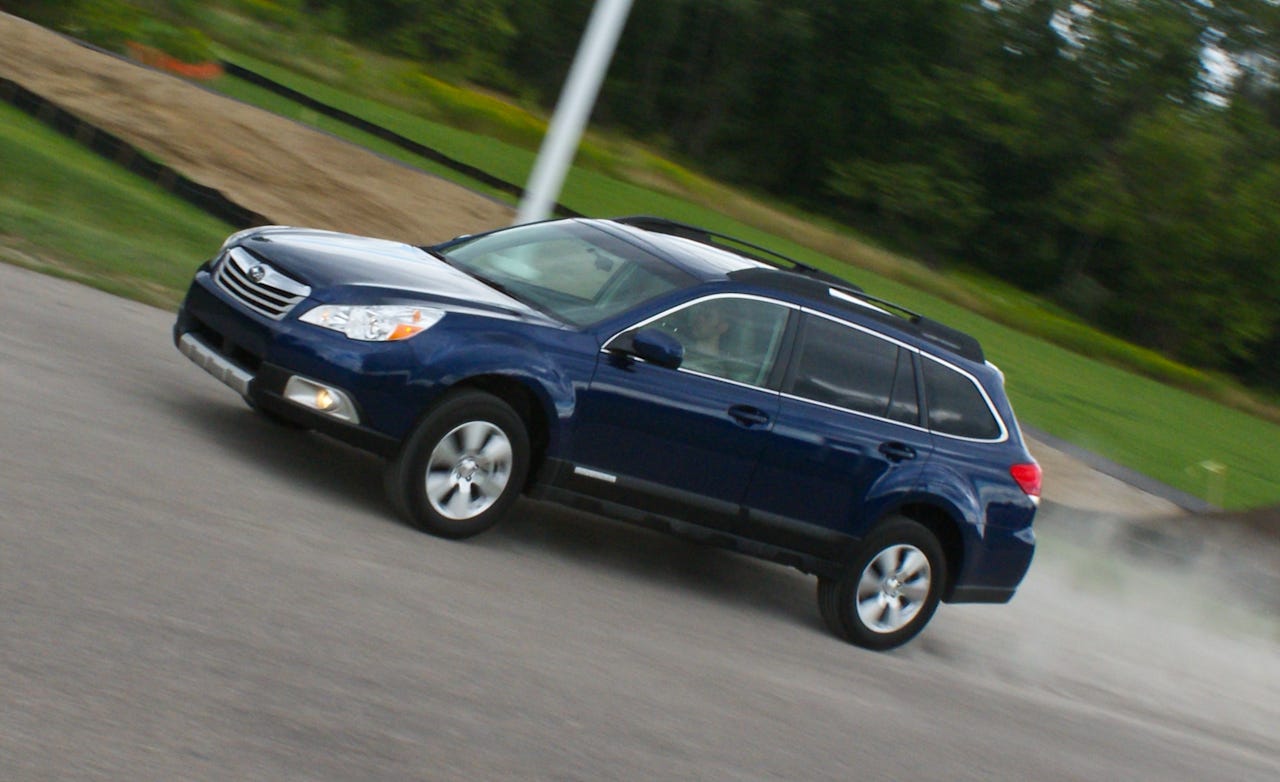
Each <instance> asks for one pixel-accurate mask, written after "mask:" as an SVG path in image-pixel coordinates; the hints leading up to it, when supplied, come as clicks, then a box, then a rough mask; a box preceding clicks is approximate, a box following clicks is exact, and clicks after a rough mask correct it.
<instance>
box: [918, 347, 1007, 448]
mask: <svg viewBox="0 0 1280 782" xmlns="http://www.w3.org/2000/svg"><path fill="white" fill-rule="evenodd" d="M923 364H924V393H925V399H926V400H927V402H928V406H929V428H930V429H932V430H933V431H935V432H939V433H941V434H949V435H953V436H955V437H967V438H971V439H974V440H995V439H997V438H999V437H1000V422H999V421H997V420H996V417H995V414H994V413H992V412H991V406H990V405H989V404H987V400H986V397H984V396H983V394H982V392H981V391H979V390H978V386H977V385H976V384H975V383H974V381H972V380H970V379H969V378H968V377H967V376H965V375H963V374H961V373H960V372H957V371H956V370H954V369H952V368H950V367H948V366H945V365H944V364H941V363H939V362H937V361H934V360H932V359H926V360H925V361H924V362H923Z"/></svg>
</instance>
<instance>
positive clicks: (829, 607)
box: [818, 516, 947, 651]
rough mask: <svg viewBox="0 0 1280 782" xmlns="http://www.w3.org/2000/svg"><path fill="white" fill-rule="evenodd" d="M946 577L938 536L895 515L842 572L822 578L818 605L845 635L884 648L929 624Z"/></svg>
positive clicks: (836, 630)
mask: <svg viewBox="0 0 1280 782" xmlns="http://www.w3.org/2000/svg"><path fill="white" fill-rule="evenodd" d="M946 581H947V562H946V557H945V556H944V555H943V552H942V546H941V544H939V543H938V539H937V537H935V536H934V534H933V533H932V532H930V531H929V530H928V529H927V528H926V527H924V526H923V525H921V524H919V523H918V522H915V521H912V520H911V519H908V518H904V517H901V516H898V517H893V518H891V519H889V520H887V521H886V522H885V523H883V524H881V525H880V526H878V527H876V528H875V529H874V530H873V531H872V532H871V534H870V535H868V536H867V537H866V538H865V539H864V540H863V542H862V546H861V547H860V548H859V551H858V555H857V556H856V557H854V559H853V561H852V562H850V564H849V567H848V568H847V569H846V570H845V572H844V573H843V574H842V575H840V576H839V577H838V578H825V577H824V578H819V579H818V608H819V610H820V611H821V613H822V618H823V620H824V621H825V622H826V624H827V627H828V628H830V629H831V631H832V632H834V633H835V634H836V635H838V636H839V637H841V638H843V639H844V640H846V641H848V642H850V643H852V644H856V645H858V646H862V647H864V648H867V649H874V650H877V651H883V650H885V649H892V648H894V647H896V646H901V645H902V644H904V643H906V642H907V641H910V640H911V639H912V638H914V637H916V635H918V634H919V633H920V631H921V630H923V629H924V626H925V625H926V624H928V623H929V620H930V619H931V618H932V617H933V613H934V611H935V610H937V608H938V602H939V600H940V599H941V597H942V589H943V586H944V585H945V584H946Z"/></svg>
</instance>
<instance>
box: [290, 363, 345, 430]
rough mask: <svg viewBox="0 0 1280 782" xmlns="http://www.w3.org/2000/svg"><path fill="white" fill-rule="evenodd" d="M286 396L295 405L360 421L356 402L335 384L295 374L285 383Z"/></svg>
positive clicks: (333, 416) (341, 419)
mask: <svg viewBox="0 0 1280 782" xmlns="http://www.w3.org/2000/svg"><path fill="white" fill-rule="evenodd" d="M284 398H285V399H287V400H289V401H290V402H293V403H294V404H295V405H300V406H301V407H305V408H308V409H310V410H316V411H318V412H321V413H324V414H325V415H327V416H329V417H330V418H336V419H338V420H339V421H346V422H348V423H352V424H355V423H359V422H360V415H359V414H358V413H357V412H356V406H355V403H354V402H352V401H351V397H349V396H347V394H346V393H345V392H343V391H342V390H340V389H337V388H334V387H333V386H326V385H325V384H323V383H319V382H316V381H315V380H310V379H308V378H305V377H300V376H298V375H294V376H293V377H291V378H289V382H287V383H285V384H284Z"/></svg>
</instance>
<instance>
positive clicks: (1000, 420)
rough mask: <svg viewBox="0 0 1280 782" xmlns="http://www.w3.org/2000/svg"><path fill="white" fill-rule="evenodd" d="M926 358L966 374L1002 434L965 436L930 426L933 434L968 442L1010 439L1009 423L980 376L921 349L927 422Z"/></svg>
mask: <svg viewBox="0 0 1280 782" xmlns="http://www.w3.org/2000/svg"><path fill="white" fill-rule="evenodd" d="M925 359H928V360H930V361H933V362H936V363H938V364H941V365H942V366H944V367H946V368H947V369H950V370H953V371H955V372H959V373H960V374H961V375H963V376H964V377H965V378H966V379H967V380H968V381H969V382H970V383H972V384H973V385H974V387H975V388H977V389H978V393H979V394H981V395H982V401H983V402H985V403H986V405H987V410H988V412H990V413H991V416H992V417H993V418H994V419H995V421H996V426H999V427H1000V436H999V437H994V438H992V437H965V436H964V435H959V434H949V433H947V432H939V431H937V430H935V429H933V428H932V427H930V429H929V431H930V432H933V434H934V435H936V436H938V437H949V438H951V439H952V440H962V441H964V442H968V443H1003V442H1006V441H1008V439H1009V427H1008V425H1007V424H1005V422H1004V416H1002V415H1000V411H999V410H997V409H996V406H995V404H994V403H993V402H992V401H991V395H990V394H988V393H987V389H986V388H984V387H983V385H982V383H981V381H979V380H978V378H977V377H975V376H974V374H973V373H972V372H969V371H968V370H966V369H965V368H963V367H960V366H958V365H956V364H953V363H952V362H950V361H947V360H946V359H944V358H939V357H938V356H935V355H933V354H932V353H926V352H924V351H920V360H921V365H920V385H921V387H922V388H921V393H922V394H923V399H922V402H921V407H922V408H923V410H924V420H925V421H926V422H927V421H928V420H929V399H928V394H925V393H924V391H923V386H924V364H923V361H924V360H925Z"/></svg>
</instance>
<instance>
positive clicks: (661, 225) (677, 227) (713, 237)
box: [613, 215, 862, 292]
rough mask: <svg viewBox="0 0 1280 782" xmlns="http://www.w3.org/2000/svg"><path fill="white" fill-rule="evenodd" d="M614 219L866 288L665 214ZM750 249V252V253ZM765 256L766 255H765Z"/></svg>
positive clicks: (823, 278)
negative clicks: (670, 218)
mask: <svg viewBox="0 0 1280 782" xmlns="http://www.w3.org/2000/svg"><path fill="white" fill-rule="evenodd" d="M613 221H614V222H615V223H622V224H623V225H629V226H632V227H634V228H641V229H643V230H646V231H654V232H656V233H664V234H669V235H671V236H679V237H683V238H685V239H692V240H693V241H695V242H701V243H702V244H709V245H713V246H715V247H719V248H721V249H725V250H729V251H730V252H734V253H737V254H738V255H743V256H746V257H748V258H751V259H752V260H755V261H760V262H761V263H766V264H768V265H770V266H774V267H776V268H779V269H786V270H787V271H793V272H797V273H799V274H803V275H805V276H807V277H812V278H814V279H818V280H822V281H823V282H829V283H831V284H833V285H839V286H840V287H842V288H852V289H853V290H855V291H858V292H861V291H862V288H859V287H858V286H857V285H855V284H854V283H852V282H849V281H848V280H846V279H844V278H843V277H837V276H836V275H834V274H831V273H829V272H824V271H823V270H821V269H818V268H816V267H814V266H810V265H809V264H807V263H804V262H802V261H797V260H796V259H795V258H791V257H789V256H786V255H783V254H782V253H780V252H778V251H777V250H770V249H769V248H768V247H761V246H760V245H758V244H752V243H751V242H748V241H745V240H743V239H739V238H737V237H734V236H729V235H728V234H722V233H716V232H715V231H708V230H707V229H705V228H699V227H698V226H696V225H689V224H688V223H682V222H679V221H678V220H669V219H667V218H665V217H653V216H651V215H634V216H631V217H615V218H613ZM747 250H749V251H750V252H747ZM756 253H760V255H757V254H756ZM762 255H763V256H764V257H761V256H762Z"/></svg>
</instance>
